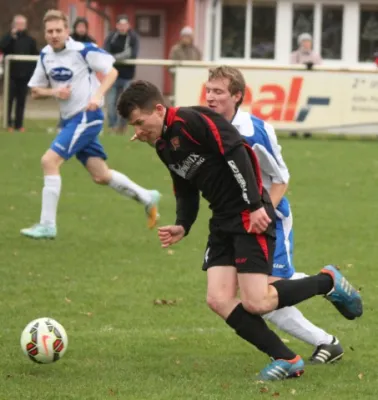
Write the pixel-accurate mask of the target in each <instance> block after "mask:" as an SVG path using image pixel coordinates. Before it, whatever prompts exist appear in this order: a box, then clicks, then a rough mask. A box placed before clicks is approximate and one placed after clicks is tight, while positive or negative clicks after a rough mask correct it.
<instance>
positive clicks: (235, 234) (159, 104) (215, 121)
mask: <svg viewBox="0 0 378 400" xmlns="http://www.w3.org/2000/svg"><path fill="white" fill-rule="evenodd" d="M118 112H119V113H120V115H121V116H122V117H124V118H127V119H128V120H129V123H130V124H131V125H133V126H134V129H135V135H134V138H133V139H138V140H140V141H143V142H148V143H149V144H150V145H152V146H154V147H155V148H156V152H157V154H158V156H159V157H160V159H161V160H162V162H163V163H164V164H165V165H166V166H167V168H168V169H169V171H170V173H171V176H172V180H173V183H174V189H175V195H176V215H177V217H176V222H175V224H174V225H170V226H164V227H161V228H159V230H158V234H159V239H160V241H161V244H162V246H163V247H168V246H170V245H172V244H174V243H177V242H178V241H180V240H181V239H182V238H183V237H184V236H186V235H188V233H189V231H190V228H191V226H192V225H193V223H194V221H195V220H196V217H197V213H198V209H199V193H200V192H201V193H202V196H203V197H204V198H205V199H206V200H207V201H208V202H209V203H210V209H211V210H212V213H213V214H212V218H211V219H210V223H209V228H210V234H209V238H208V243H207V246H206V252H205V259H204V264H203V270H205V271H206V272H207V303H208V305H209V307H210V308H211V309H212V310H213V311H214V312H215V313H216V314H218V315H219V316H220V317H222V318H223V319H224V320H225V321H226V323H227V324H228V325H229V326H230V327H231V328H233V329H234V330H235V332H236V333H237V334H238V335H239V336H240V337H242V338H243V339H244V340H246V341H248V342H249V343H251V344H253V345H254V346H256V347H257V348H258V349H259V350H261V351H262V352H264V353H266V354H267V355H268V356H269V357H271V358H272V360H273V361H272V362H271V363H270V364H269V365H268V366H267V367H266V368H264V369H263V370H262V371H261V372H260V376H259V379H262V380H281V379H286V378H290V377H299V376H301V375H302V374H303V372H304V362H303V360H302V358H301V357H300V356H299V355H297V354H295V353H294V352H292V351H291V350H290V349H289V348H288V347H287V346H286V345H285V344H284V343H283V342H282V341H281V339H280V338H279V337H278V336H277V335H276V334H275V333H274V332H273V331H272V330H270V329H269V328H268V326H267V325H266V323H265V321H264V319H263V318H262V317H261V315H262V314H265V313H267V312H270V311H272V310H275V309H278V308H282V307H286V306H292V305H294V304H297V303H299V302H301V301H303V300H306V299H309V298H311V297H313V296H316V295H324V296H325V297H326V298H327V299H328V300H329V301H330V302H331V303H332V304H333V305H334V306H335V307H336V308H337V310H338V311H339V312H340V313H341V314H342V315H343V316H344V317H345V318H347V319H355V318H356V317H360V316H361V315H362V300H361V296H360V294H359V293H358V292H357V291H356V290H355V289H354V288H353V287H352V285H351V284H350V283H349V282H348V281H347V280H346V279H345V277H344V276H343V275H342V274H341V273H340V272H339V270H338V269H337V267H335V266H332V265H327V266H326V267H324V268H323V269H322V270H321V271H320V273H319V274H318V275H315V276H311V277H308V278H304V279H298V280H280V281H277V282H274V283H272V284H268V276H269V274H270V273H271V271H272V257H273V252H274V242H275V229H274V226H275V225H274V222H275V221H274V218H275V214H274V209H273V206H272V204H271V201H270V198H269V195H268V193H267V192H266V191H265V190H264V188H263V185H262V180H261V175H260V168H259V164H258V161H257V158H256V156H255V155H254V153H253V151H252V149H251V148H250V147H249V146H247V145H246V144H245V143H244V141H243V139H242V137H241V136H240V134H239V133H238V131H237V130H236V129H235V128H234V127H233V126H232V125H231V124H230V123H229V122H228V121H227V120H226V119H225V118H223V117H222V116H221V115H219V114H217V113H215V112H213V111H212V110H210V109H208V108H205V107H181V108H169V107H166V106H165V105H164V99H163V96H162V94H161V93H160V91H159V90H158V89H157V88H156V87H155V86H154V85H153V84H151V83H149V82H147V81H136V82H133V83H132V84H131V85H130V87H129V88H128V89H126V90H125V91H124V92H123V93H122V95H121V96H120V99H119V101H118ZM237 287H239V291H240V298H239V297H238V296H237Z"/></svg>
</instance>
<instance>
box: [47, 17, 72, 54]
mask: <svg viewBox="0 0 378 400" xmlns="http://www.w3.org/2000/svg"><path fill="white" fill-rule="evenodd" d="M68 35H69V30H68V27H67V26H65V24H64V21H62V20H60V19H56V20H53V21H47V22H46V23H45V39H46V42H47V43H48V44H49V45H50V46H51V47H52V48H53V49H54V50H62V49H63V48H64V46H65V45H66V41H67V39H68Z"/></svg>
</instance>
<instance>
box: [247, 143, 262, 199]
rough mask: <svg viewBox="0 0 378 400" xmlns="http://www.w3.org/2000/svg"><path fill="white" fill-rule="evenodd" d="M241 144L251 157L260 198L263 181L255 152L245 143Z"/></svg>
mask: <svg viewBox="0 0 378 400" xmlns="http://www.w3.org/2000/svg"><path fill="white" fill-rule="evenodd" d="M243 144H244V147H245V148H246V149H247V152H248V154H249V155H250V157H251V161H252V165H253V169H254V171H255V174H256V180H257V186H258V189H259V193H260V196H261V195H262V192H263V181H262V175H261V168H260V163H259V160H258V158H257V156H256V154H255V152H254V151H253V150H252V149H251V147H250V146H248V144H247V143H243Z"/></svg>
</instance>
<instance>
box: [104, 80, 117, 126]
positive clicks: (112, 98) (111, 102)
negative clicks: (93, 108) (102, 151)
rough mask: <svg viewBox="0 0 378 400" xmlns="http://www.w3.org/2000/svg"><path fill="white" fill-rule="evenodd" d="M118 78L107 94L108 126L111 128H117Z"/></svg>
mask: <svg viewBox="0 0 378 400" xmlns="http://www.w3.org/2000/svg"><path fill="white" fill-rule="evenodd" d="M117 82H118V78H117V80H116V81H115V82H114V84H113V86H112V87H111V88H110V89H109V91H108V94H107V96H106V100H107V107H108V126H109V128H110V129H112V130H113V129H115V128H116V125H117V99H118V97H117V86H118V85H117Z"/></svg>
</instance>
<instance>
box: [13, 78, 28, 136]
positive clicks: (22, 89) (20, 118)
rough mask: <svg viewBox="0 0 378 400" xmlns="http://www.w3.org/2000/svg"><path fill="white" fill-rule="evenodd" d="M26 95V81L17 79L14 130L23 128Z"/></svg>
mask: <svg viewBox="0 0 378 400" xmlns="http://www.w3.org/2000/svg"><path fill="white" fill-rule="evenodd" d="M27 94H28V81H27V80H25V79H17V81H16V119H15V124H14V127H15V129H21V128H23V125H24V113H25V104H26V96H27Z"/></svg>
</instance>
